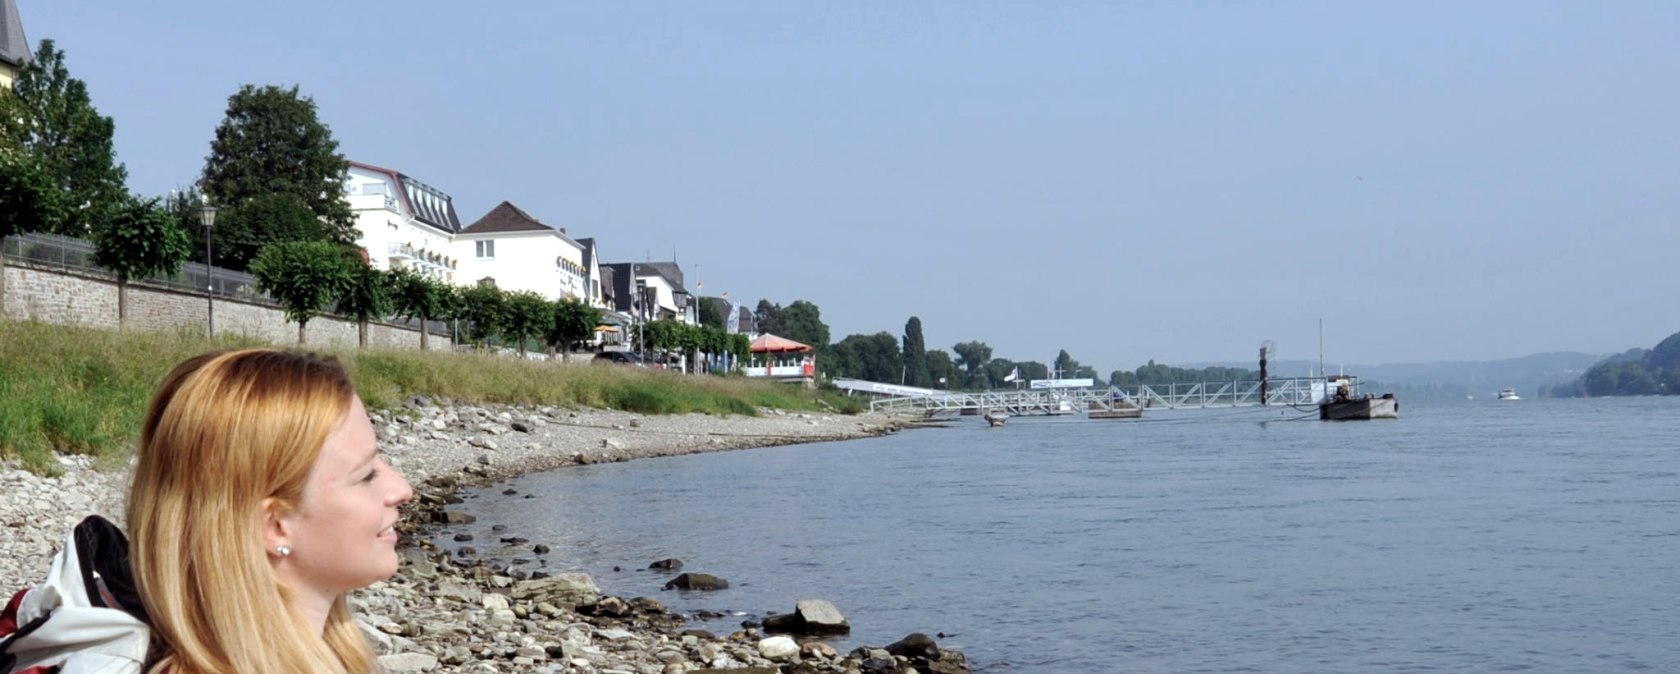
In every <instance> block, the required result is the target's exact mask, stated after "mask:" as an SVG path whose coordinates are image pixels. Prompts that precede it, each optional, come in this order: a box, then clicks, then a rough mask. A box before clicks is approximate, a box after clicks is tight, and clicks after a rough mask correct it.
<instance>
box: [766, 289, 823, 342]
mask: <svg viewBox="0 0 1680 674" xmlns="http://www.w3.org/2000/svg"><path fill="white" fill-rule="evenodd" d="M753 323H754V324H756V325H757V326H758V333H759V334H761V335H777V336H781V337H786V336H787V334H786V333H787V324H786V323H784V322H783V320H782V305H780V304H774V303H771V301H770V300H759V301H758V307H757V308H755V309H753ZM812 346H815V345H814V344H813V345H812Z"/></svg>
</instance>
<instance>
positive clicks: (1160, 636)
mask: <svg viewBox="0 0 1680 674" xmlns="http://www.w3.org/2000/svg"><path fill="white" fill-rule="evenodd" d="M1402 412H1403V413H1404V414H1405V415H1406V416H1405V418H1404V419H1401V420H1399V421H1397V422H1356V423H1341V424H1325V423H1321V422H1316V421H1313V422H1306V421H1296V422H1287V421H1281V420H1270V419H1280V418H1281V413H1279V412H1277V411H1275V410H1274V411H1260V410H1240V411H1234V412H1233V411H1230V410H1224V411H1201V412H1182V413H1178V414H1177V415H1176V416H1172V415H1169V414H1164V413H1156V414H1153V415H1152V418H1151V419H1146V420H1144V421H1141V422H1124V421H1084V420H1074V419H1012V420H1010V422H1009V425H1008V426H1007V427H1004V428H1000V429H987V428H984V427H983V426H984V424H983V423H982V422H980V421H979V420H977V419H975V418H972V417H970V418H964V419H963V420H962V421H961V422H959V423H957V424H956V425H954V426H953V427H952V428H949V429H935V430H918V431H911V432H907V433H901V434H899V435H896V436H893V437H887V438H879V439H872V440H861V441H851V442H840V443H828V444H821V445H805V446H795V447H781V448H771V449H762V450H749V451H740V452H726V453H721V454H710V455H702V456H690V457H681V458H672V459H657V460H648V461H637V462H631V463H625V464H612V465H604V466H589V467H583V468H577V469H567V470H562V471H558V472H554V473H549V474H545V475H533V476H527V477H525V478H521V479H519V480H517V481H515V482H514V483H513V484H514V486H516V487H517V488H518V489H519V490H520V491H521V493H522V494H523V493H531V494H535V495H537V498H536V499H525V498H523V497H522V496H514V497H507V496H502V495H500V493H499V492H500V491H501V488H502V487H497V488H496V489H493V490H486V491H485V492H483V493H482V494H481V495H479V496H478V497H477V498H476V499H475V500H471V501H469V504H470V505H469V506H468V507H469V509H470V511H471V512H474V513H476V514H478V515H479V524H478V525H475V528H472V529H466V530H467V531H471V532H473V533H475V534H477V535H478V540H479V542H478V543H477V544H476V545H478V546H479V548H480V550H481V551H482V552H486V553H491V552H494V551H493V550H488V549H486V548H487V547H489V546H486V545H485V542H486V541H490V540H494V538H493V537H494V536H496V534H492V533H491V532H490V530H489V526H490V525H491V524H495V523H504V524H508V525H510V533H516V534H518V535H522V536H525V537H527V538H530V539H532V540H533V541H536V542H545V543H548V544H550V545H552V546H553V547H554V553H552V554H551V555H549V556H548V561H547V564H548V566H549V568H555V567H558V568H561V569H570V570H583V571H587V572H589V573H590V574H591V575H592V576H594V578H595V579H596V581H597V582H598V583H599V584H600V585H601V586H602V589H603V590H604V591H606V592H608V593H611V594H620V595H624V596H635V595H647V596H652V597H655V598H658V599H660V600H661V601H664V602H665V603H666V604H667V605H668V606H672V607H673V608H676V609H679V610H684V611H692V610H695V609H700V608H706V609H712V610H720V611H744V612H747V613H748V614H749V615H751V616H754V617H757V616H762V615H763V614H764V613H766V612H772V611H773V612H785V611H788V610H791V609H792V607H793V604H794V602H795V601H797V600H798V599H801V598H805V597H822V598H827V599H830V600H832V601H834V602H835V604H836V605H838V606H839V607H840V608H841V610H842V611H843V612H845V613H846V615H847V617H848V618H849V619H850V620H851V622H852V625H853V629H854V632H853V635H852V637H851V638H850V639H849V640H846V641H843V642H840V643H839V645H840V646H842V648H843V649H844V648H849V647H851V646H853V645H856V644H858V643H869V644H875V645H884V644H886V643H889V642H891V641H894V640H896V639H898V638H900V637H902V636H904V635H905V634H908V633H910V632H913V631H922V632H927V633H929V634H932V633H935V632H940V631H943V632H946V633H948V634H949V635H952V636H948V637H947V638H946V639H944V640H942V644H944V645H946V646H950V647H956V648H961V649H963V650H965V651H966V652H967V653H968V655H969V657H970V660H971V662H972V663H973V664H974V665H976V670H977V671H986V672H1145V671H1161V672H1199V671H1210V672H1231V671H1242V672H1348V671H1380V672H1408V671H1431V672H1439V671H1463V672H1489V671H1520V670H1527V671H1537V672H1606V671H1621V670H1651V671H1657V672H1675V671H1680V398H1667V399H1655V398H1647V399H1602V400H1556V401H1554V400H1532V401H1530V400H1524V401H1521V402H1495V401H1474V402H1467V403H1465V404H1463V405H1459V406H1450V407H1434V408H1429V407H1421V406H1408V407H1406V408H1404V409H1403V410H1402ZM1287 416H1291V417H1293V416H1296V415H1295V414H1294V413H1293V412H1290V413H1289V414H1288V415H1287ZM1262 419H1268V421H1266V422H1265V423H1261V420H1262ZM665 557H678V558H681V559H683V560H684V561H685V562H686V563H687V570H689V571H700V572H706V573H712V574H715V575H719V576H722V577H724V578H727V579H729V580H730V582H731V583H732V587H731V588H730V589H728V590H725V591H722V592H718V593H712V594H706V595H691V596H681V595H679V593H676V592H661V591H660V589H659V588H660V586H661V585H662V584H663V583H664V582H665V580H666V579H667V576H666V575H659V574H656V573H654V572H649V571H641V570H637V569H641V568H643V567H646V566H647V564H648V563H649V562H651V561H653V560H656V559H661V558H665ZM615 565H617V566H622V567H624V569H625V570H624V571H622V572H614V571H612V567H614V566H615ZM741 619H742V618H741V617H732V618H729V619H728V620H724V621H716V622H713V623H711V624H705V625H703V626H705V627H708V628H711V629H714V630H717V631H728V630H729V629H730V628H731V627H732V626H734V625H735V624H737V623H738V622H739V621H740V620H741Z"/></svg>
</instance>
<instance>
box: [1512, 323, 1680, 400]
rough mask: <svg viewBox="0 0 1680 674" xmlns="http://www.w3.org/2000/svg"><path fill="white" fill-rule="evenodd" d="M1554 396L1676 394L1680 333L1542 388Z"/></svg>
mask: <svg viewBox="0 0 1680 674" xmlns="http://www.w3.org/2000/svg"><path fill="white" fill-rule="evenodd" d="M1543 394H1544V395H1548V396H1551V397H1554V398H1577V397H1581V396H1642V395H1680V332H1676V333H1674V334H1672V335H1669V336H1668V338H1667V339H1664V340H1663V341H1662V342H1660V343H1658V344H1657V345H1656V346H1654V347H1651V348H1650V349H1628V350H1627V351H1626V352H1623V353H1619V354H1616V355H1614V356H1610V357H1609V358H1605V359H1604V360H1603V361H1601V362H1599V363H1596V364H1594V365H1593V366H1592V367H1590V368H1588V369H1587V371H1586V372H1585V373H1583V374H1581V375H1580V376H1578V377H1573V378H1571V379H1569V380H1560V381H1559V382H1558V383H1556V384H1555V385H1553V386H1549V387H1546V388H1545V389H1544V390H1543Z"/></svg>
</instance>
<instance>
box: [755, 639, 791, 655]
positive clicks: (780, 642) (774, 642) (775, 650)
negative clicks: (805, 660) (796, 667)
mask: <svg viewBox="0 0 1680 674" xmlns="http://www.w3.org/2000/svg"><path fill="white" fill-rule="evenodd" d="M758 654H759V655H760V656H762V657H763V658H764V659H766V660H789V659H792V658H793V656H796V655H799V643H798V642H796V641H794V640H793V639H791V638H788V637H770V638H767V639H764V640H762V641H759V642H758Z"/></svg>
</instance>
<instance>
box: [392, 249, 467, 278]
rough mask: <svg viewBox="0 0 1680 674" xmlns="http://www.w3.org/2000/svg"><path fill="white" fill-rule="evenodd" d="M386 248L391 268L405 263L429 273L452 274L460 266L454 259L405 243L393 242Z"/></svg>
mask: <svg viewBox="0 0 1680 674" xmlns="http://www.w3.org/2000/svg"><path fill="white" fill-rule="evenodd" d="M387 246H388V255H389V256H390V260H391V265H392V266H399V265H398V263H400V262H407V263H409V264H411V265H414V266H416V267H420V268H422V269H426V270H429V271H440V272H441V271H449V272H453V271H455V270H456V268H457V267H458V266H459V265H460V263H459V262H458V261H457V260H456V259H455V258H452V257H449V256H447V255H444V254H442V253H438V252H434V251H430V250H426V249H424V248H415V247H414V246H412V245H409V244H406V243H394V242H393V243H390V244H387Z"/></svg>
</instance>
